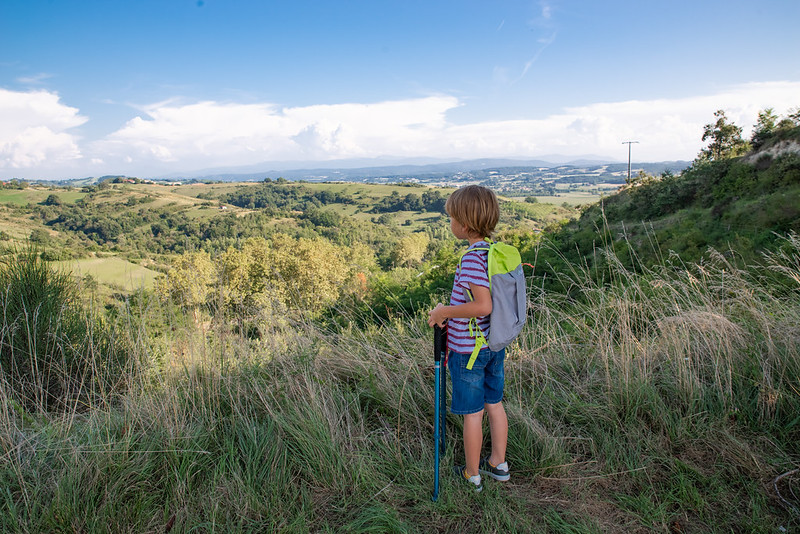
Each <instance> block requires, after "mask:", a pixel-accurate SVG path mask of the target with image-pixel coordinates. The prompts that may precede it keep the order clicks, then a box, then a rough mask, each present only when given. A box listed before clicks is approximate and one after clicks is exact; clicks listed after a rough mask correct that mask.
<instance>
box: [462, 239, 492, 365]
mask: <svg viewBox="0 0 800 534" xmlns="http://www.w3.org/2000/svg"><path fill="white" fill-rule="evenodd" d="M485 240H486V242H487V243H491V244H490V245H489V247H475V248H470V249H467V250H466V251H465V252H463V253H462V254H461V259H459V260H458V270H459V271H460V270H461V261H462V260H463V259H464V255H465V254H466V253H467V252H472V251H473V250H485V251H486V252H487V253H488V252H490V251H491V250H492V248H493V247H494V246H495V244H496V243H494V242H493V241H491V240H490V239H489V238H486V239H485ZM489 256H491V254H489ZM491 272H492V271H491V270H489V271H488V273H487V276H488V275H489V273H491ZM491 289H492V278H491V276H489V291H491ZM464 292H465V293H466V294H467V296H468V297H469V300H471V301H472V300H475V299H474V298H472V292H471V291H470V290H469V289H467V290H465V291H464ZM476 330H477V334H476V333H475V331H476ZM469 335H470V336H472V337H474V338H475V347H474V348H473V349H472V354H471V355H470V357H469V361H468V362H467V369H468V370H470V371H471V370H472V366H474V365H475V360H476V359H478V353H479V352H480V351H481V347H483V346H484V345H486V346H487V347H488V346H489V342H488V341H487V340H486V336H484V335H483V330H481V327H480V326H478V321H476V320H475V318H474V317H473V318H472V319H470V321H469Z"/></svg>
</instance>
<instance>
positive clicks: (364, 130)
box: [92, 96, 459, 169]
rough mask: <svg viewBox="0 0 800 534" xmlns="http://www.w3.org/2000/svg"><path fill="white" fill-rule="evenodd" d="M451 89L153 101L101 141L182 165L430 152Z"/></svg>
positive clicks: (113, 149)
mask: <svg viewBox="0 0 800 534" xmlns="http://www.w3.org/2000/svg"><path fill="white" fill-rule="evenodd" d="M458 105H459V103H458V100H457V99H456V98H454V97H450V96H440V97H429V98H420V99H413V100H404V101H389V102H380V103H375V104H338V105H316V106H307V107H294V108H278V107H277V106H274V105H272V104H220V103H216V102H208V101H206V102H199V103H196V104H189V105H177V104H174V103H167V104H158V105H154V106H149V107H147V108H145V109H144V110H143V112H144V117H141V116H140V117H136V118H134V119H132V120H130V121H128V123H127V124H126V125H125V126H124V127H123V128H121V129H120V130H118V131H116V132H114V133H113V134H111V135H110V136H109V137H108V138H106V139H104V140H101V141H98V142H97V143H95V144H93V146H92V152H94V153H97V154H102V155H103V156H102V157H103V158H104V159H106V160H107V161H108V160H112V161H113V160H120V161H121V160H122V159H123V158H124V157H125V156H127V157H130V158H131V159H132V160H133V161H134V162H139V163H142V164H148V163H158V164H167V163H176V164H179V165H176V167H180V168H182V169H199V168H205V167H213V166H225V165H247V164H253V163H258V162H264V161H270V160H286V159H294V160H297V159H299V160H326V159H334V158H349V157H369V156H377V155H382V154H391V155H394V154H400V155H408V154H412V153H415V152H425V151H427V149H428V146H429V145H430V143H431V142H432V141H433V138H434V137H435V136H436V135H437V134H441V132H443V131H444V129H445V128H446V125H447V123H446V118H445V114H446V112H447V111H448V110H449V109H452V108H454V107H456V106H458Z"/></svg>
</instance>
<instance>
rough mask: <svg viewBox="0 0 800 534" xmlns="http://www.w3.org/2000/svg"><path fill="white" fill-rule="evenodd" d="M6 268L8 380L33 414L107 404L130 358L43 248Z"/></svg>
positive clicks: (2, 364) (4, 370)
mask: <svg viewBox="0 0 800 534" xmlns="http://www.w3.org/2000/svg"><path fill="white" fill-rule="evenodd" d="M4 263H5V264H4V265H2V266H0V313H2V327H1V329H0V378H1V379H2V380H3V381H4V383H5V384H4V385H6V387H7V388H8V389H7V393H8V394H10V396H11V397H13V398H14V399H15V401H16V402H17V403H18V404H19V405H21V406H23V407H25V408H26V409H28V410H32V411H59V410H63V409H66V408H70V409H73V410H74V409H81V408H83V407H87V406H88V405H90V404H93V403H94V402H95V401H98V400H107V399H108V395H109V394H110V393H112V392H113V391H114V390H115V389H116V388H117V387H119V385H120V384H121V382H122V378H121V377H122V376H123V373H121V371H122V368H123V367H124V365H125V363H126V360H127V355H128V351H127V350H126V348H125V346H124V344H123V343H122V342H121V341H120V340H118V339H116V338H115V337H114V335H113V331H112V329H111V328H110V327H109V326H108V325H107V324H105V323H104V322H103V321H102V320H101V319H100V318H99V317H95V316H93V314H91V313H90V312H88V311H87V310H85V309H84V307H83V305H82V304H81V302H80V300H79V298H78V297H79V293H78V288H77V286H76V285H75V283H74V281H73V278H72V276H71V275H70V274H69V273H65V272H61V271H57V270H55V269H53V268H52V267H51V266H50V265H48V264H47V262H46V261H45V260H44V259H42V254H40V253H39V251H38V250H36V248H35V247H29V248H27V249H25V250H23V251H22V252H17V253H15V254H13V255H12V256H11V258H10V261H9V260H8V259H5V260H4Z"/></svg>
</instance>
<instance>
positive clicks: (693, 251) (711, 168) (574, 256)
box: [527, 128, 800, 287]
mask: <svg viewBox="0 0 800 534" xmlns="http://www.w3.org/2000/svg"><path fill="white" fill-rule="evenodd" d="M781 139H782V140H784V141H785V140H786V139H790V140H800V128H794V129H792V130H789V131H788V132H784V133H783V135H782V136H781ZM774 146H775V145H774V144H768V145H766V146H764V147H762V148H761V150H760V151H758V152H755V153H751V154H748V155H747V156H743V157H739V158H728V159H720V160H718V161H699V160H698V161H696V162H695V163H694V164H693V165H692V167H690V168H689V169H687V170H686V171H685V172H683V173H682V174H681V175H680V176H675V175H672V174H669V173H665V174H663V175H661V176H658V177H656V176H648V175H641V176H639V177H638V179H637V180H636V181H635V182H634V183H633V184H632V185H631V186H629V187H627V188H626V189H624V190H622V191H621V192H619V193H618V194H615V195H612V196H609V197H607V198H605V199H603V200H602V201H601V202H599V203H597V204H595V205H591V206H589V207H587V208H586V209H585V210H584V212H583V213H582V214H581V216H580V217H579V218H578V219H575V220H573V221H571V222H569V223H567V224H565V225H564V226H563V227H560V228H555V229H553V231H552V232H551V233H549V234H548V236H549V239H548V244H547V246H546V247H543V248H536V249H534V248H531V249H529V250H528V251H527V256H528V259H529V260H531V259H534V258H536V259H537V260H538V261H539V264H538V265H537V266H538V267H540V269H539V273H538V274H539V275H541V276H543V277H549V278H550V280H555V274H556V273H557V272H558V271H559V270H561V269H562V268H563V267H564V262H565V261H566V262H575V263H584V264H585V265H588V266H589V267H590V268H591V267H594V266H596V265H597V266H599V267H600V268H599V270H598V273H603V272H604V270H603V269H602V264H603V262H604V260H603V257H602V255H598V254H596V253H595V252H594V251H595V249H596V248H598V247H599V248H610V249H612V250H613V251H614V253H615V255H617V256H618V257H619V258H620V259H621V260H622V261H623V262H624V264H625V266H626V267H628V268H631V269H640V268H641V267H649V266H651V265H654V264H657V263H660V262H663V261H665V260H666V259H667V258H669V257H670V255H672V254H674V255H675V256H676V257H677V258H678V259H679V261H683V262H698V261H701V260H702V259H703V258H704V257H705V256H706V253H707V251H708V249H709V248H713V249H716V250H719V251H721V252H723V253H725V254H727V255H729V256H736V257H737V258H738V259H740V260H741V262H743V264H750V263H754V262H756V261H758V260H759V259H760V258H761V256H762V254H763V253H765V252H770V251H775V250H777V249H779V248H780V247H782V246H783V245H784V244H785V240H784V239H783V238H784V237H785V236H786V235H787V234H789V233H792V232H794V233H800V153H798V152H797V151H786V152H781V153H779V154H778V155H775V154H772V153H771V152H770V148H771V147H774ZM550 287H554V286H550Z"/></svg>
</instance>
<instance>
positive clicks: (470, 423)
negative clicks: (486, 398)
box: [464, 410, 483, 476]
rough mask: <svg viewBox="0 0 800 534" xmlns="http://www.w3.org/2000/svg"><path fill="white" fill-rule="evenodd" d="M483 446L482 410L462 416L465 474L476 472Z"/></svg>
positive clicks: (475, 473) (474, 473)
mask: <svg viewBox="0 0 800 534" xmlns="http://www.w3.org/2000/svg"><path fill="white" fill-rule="evenodd" d="M482 446H483V410H481V411H480V412H478V413H471V414H467V415H465V416H464V456H465V457H466V463H467V468H466V471H467V475H469V476H473V475H477V474H478V464H479V463H480V460H481V447H482Z"/></svg>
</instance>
